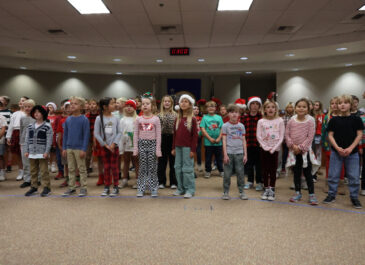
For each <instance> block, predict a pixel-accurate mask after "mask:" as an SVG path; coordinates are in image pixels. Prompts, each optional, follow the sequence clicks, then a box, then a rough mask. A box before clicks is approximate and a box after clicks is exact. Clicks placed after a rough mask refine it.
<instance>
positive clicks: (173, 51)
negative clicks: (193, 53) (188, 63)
mask: <svg viewBox="0 0 365 265" xmlns="http://www.w3.org/2000/svg"><path fill="white" fill-rule="evenodd" d="M170 55H171V56H188V55H190V48H186V47H184V48H170Z"/></svg>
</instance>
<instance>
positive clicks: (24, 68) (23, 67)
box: [19, 66, 27, 70]
mask: <svg viewBox="0 0 365 265" xmlns="http://www.w3.org/2000/svg"><path fill="white" fill-rule="evenodd" d="M19 68H20V69H22V70H27V67H25V66H20V67H19Z"/></svg>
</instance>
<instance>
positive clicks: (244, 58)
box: [240, 57, 248, 61]
mask: <svg viewBox="0 0 365 265" xmlns="http://www.w3.org/2000/svg"><path fill="white" fill-rule="evenodd" d="M240 60H242V61H246V60H248V58H247V57H241V58H240Z"/></svg>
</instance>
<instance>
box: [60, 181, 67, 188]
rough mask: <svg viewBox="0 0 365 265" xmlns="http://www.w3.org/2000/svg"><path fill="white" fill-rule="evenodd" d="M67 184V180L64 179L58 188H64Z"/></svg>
mask: <svg viewBox="0 0 365 265" xmlns="http://www.w3.org/2000/svg"><path fill="white" fill-rule="evenodd" d="M67 186H68V183H67V180H65V181H64V182H63V183H61V185H60V188H64V187H67Z"/></svg>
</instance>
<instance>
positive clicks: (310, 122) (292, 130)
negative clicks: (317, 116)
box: [285, 115, 315, 152]
mask: <svg viewBox="0 0 365 265" xmlns="http://www.w3.org/2000/svg"><path fill="white" fill-rule="evenodd" d="M314 127H315V124H314V119H313V118H312V117H309V115H306V116H305V120H304V121H298V120H297V115H294V116H293V118H291V119H290V121H289V122H288V124H287V126H286V130H285V142H286V144H287V145H288V147H289V148H291V147H292V146H293V145H297V146H298V147H299V149H300V150H301V151H303V152H307V151H309V149H310V147H311V145H312V141H313V138H314V132H315V130H314Z"/></svg>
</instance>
